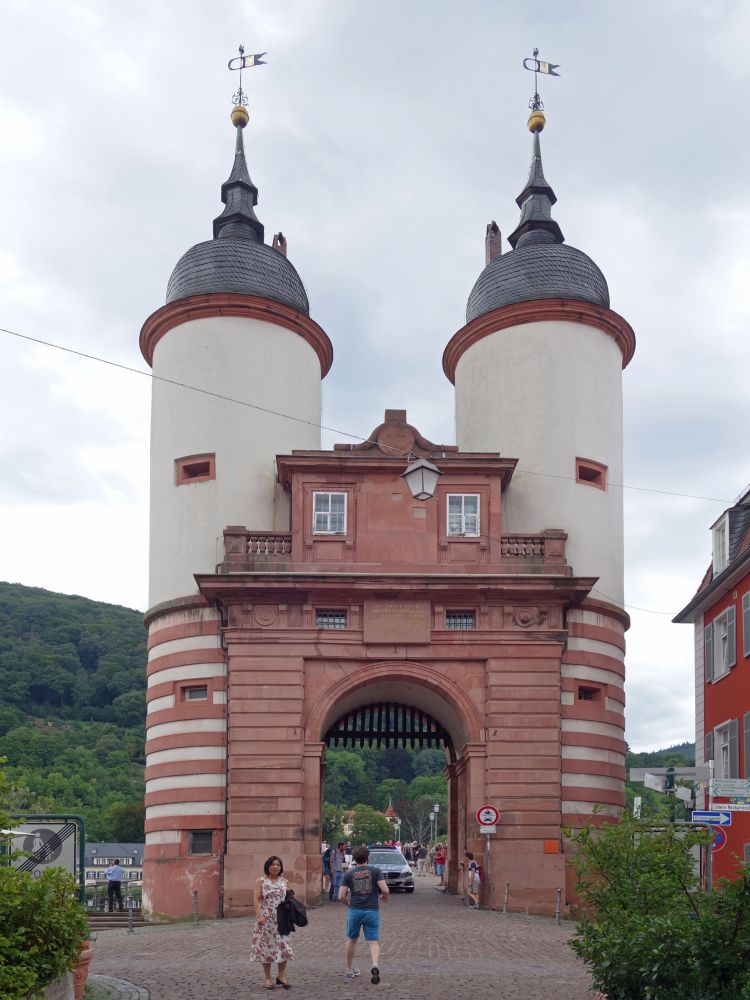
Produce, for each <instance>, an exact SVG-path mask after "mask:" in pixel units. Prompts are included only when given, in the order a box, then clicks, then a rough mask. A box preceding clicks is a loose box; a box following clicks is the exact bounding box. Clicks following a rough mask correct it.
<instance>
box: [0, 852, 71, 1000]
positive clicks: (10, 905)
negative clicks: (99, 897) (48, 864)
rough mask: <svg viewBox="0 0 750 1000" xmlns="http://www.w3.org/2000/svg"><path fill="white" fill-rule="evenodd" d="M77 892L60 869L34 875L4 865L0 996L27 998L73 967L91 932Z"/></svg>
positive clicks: (0, 875) (0, 885) (0, 897)
mask: <svg viewBox="0 0 750 1000" xmlns="http://www.w3.org/2000/svg"><path fill="white" fill-rule="evenodd" d="M75 893H76V883H75V881H74V879H73V877H72V876H71V875H68V874H67V872H65V871H63V869H61V868H48V869H47V870H45V871H44V872H43V873H42V875H41V876H40V877H39V878H32V877H31V875H30V874H27V873H21V872H18V871H16V870H15V868H10V867H8V866H5V867H0V1000H25V998H26V997H29V996H32V995H34V994H35V993H38V992H39V991H40V990H43V989H45V988H46V987H47V986H48V985H49V984H50V983H51V982H52V980H53V979H57V978H58V976H62V975H64V974H65V973H66V972H67V971H68V970H69V969H71V968H72V967H73V965H74V964H75V962H76V959H77V958H78V955H79V954H80V951H81V942H82V941H84V940H85V939H86V938H87V936H88V926H87V923H86V915H85V913H84V911H83V908H82V907H81V905H80V904H79V903H78V901H77V900H76V897H75Z"/></svg>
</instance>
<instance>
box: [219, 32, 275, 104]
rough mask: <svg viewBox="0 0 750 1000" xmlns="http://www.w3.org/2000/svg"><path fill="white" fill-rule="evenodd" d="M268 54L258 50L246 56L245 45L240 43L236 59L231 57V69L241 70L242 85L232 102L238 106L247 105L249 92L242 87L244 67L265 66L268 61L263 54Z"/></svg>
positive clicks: (229, 63)
mask: <svg viewBox="0 0 750 1000" xmlns="http://www.w3.org/2000/svg"><path fill="white" fill-rule="evenodd" d="M265 55H267V53H266V52H256V53H255V55H252V56H246V55H245V46H244V45H240V54H239V55H238V56H235V57H234V59H230V60H229V62H228V63H227V65H228V67H229V69H238V70H239V71H240V85H239V88H238V90H237V93H236V94H234V95H233V96H232V104H234V105H236V106H237V107H238V108H245V107H247V94H246V93H245V91H244V90H243V89H242V71H243V69H251V68H252V67H253V66H265V65H266V63H265V61H264V59H263V56H265Z"/></svg>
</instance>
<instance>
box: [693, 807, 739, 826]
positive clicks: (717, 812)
mask: <svg viewBox="0 0 750 1000" xmlns="http://www.w3.org/2000/svg"><path fill="white" fill-rule="evenodd" d="M692 822H693V823H710V824H711V826H731V825H732V814H731V812H723V811H722V810H721V809H705V810H700V809H694V810H693V814H692Z"/></svg>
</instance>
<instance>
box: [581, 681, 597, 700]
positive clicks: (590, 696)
mask: <svg viewBox="0 0 750 1000" xmlns="http://www.w3.org/2000/svg"><path fill="white" fill-rule="evenodd" d="M600 694H601V689H600V688H597V687H586V686H585V685H583V684H579V685H578V700H579V701H599V696H600Z"/></svg>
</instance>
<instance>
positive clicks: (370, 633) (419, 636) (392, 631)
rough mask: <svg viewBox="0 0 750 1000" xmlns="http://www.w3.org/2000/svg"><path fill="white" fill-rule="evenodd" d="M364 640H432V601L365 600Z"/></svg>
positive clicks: (395, 641) (399, 641)
mask: <svg viewBox="0 0 750 1000" xmlns="http://www.w3.org/2000/svg"><path fill="white" fill-rule="evenodd" d="M364 640H365V642H393V643H404V642H419V643H423V642H429V641H430V602H429V601H400V600H398V598H394V599H392V600H386V599H379V598H372V599H371V600H368V601H365V620H364Z"/></svg>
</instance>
